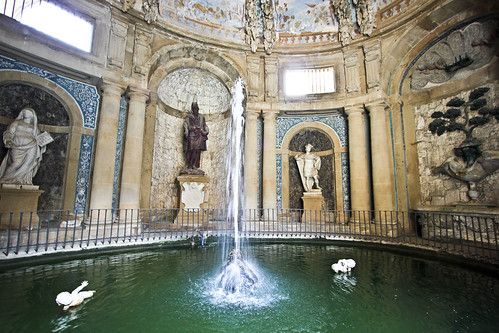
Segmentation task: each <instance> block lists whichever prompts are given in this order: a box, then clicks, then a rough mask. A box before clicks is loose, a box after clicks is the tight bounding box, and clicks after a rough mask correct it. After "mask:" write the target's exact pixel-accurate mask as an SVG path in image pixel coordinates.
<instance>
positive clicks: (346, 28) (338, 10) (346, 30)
mask: <svg viewBox="0 0 499 333" xmlns="http://www.w3.org/2000/svg"><path fill="white" fill-rule="evenodd" d="M331 6H332V8H333V12H334V16H335V17H336V20H337V21H338V26H339V31H338V39H339V41H340V42H341V45H343V46H346V45H348V44H350V43H351V42H352V39H353V38H354V37H355V28H354V22H353V20H352V17H353V15H352V6H351V5H350V1H349V0H331Z"/></svg>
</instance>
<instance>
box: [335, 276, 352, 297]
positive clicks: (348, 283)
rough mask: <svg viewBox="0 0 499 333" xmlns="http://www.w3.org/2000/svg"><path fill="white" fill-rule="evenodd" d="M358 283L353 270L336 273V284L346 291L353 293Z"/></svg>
mask: <svg viewBox="0 0 499 333" xmlns="http://www.w3.org/2000/svg"><path fill="white" fill-rule="evenodd" d="M356 285H357V279H356V278H355V276H354V273H352V272H348V273H339V274H335V275H334V286H335V287H337V288H340V289H341V290H342V291H344V292H346V293H351V292H352V291H353V289H354V287H355V286H356Z"/></svg>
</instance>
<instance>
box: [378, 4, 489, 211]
mask: <svg viewBox="0 0 499 333" xmlns="http://www.w3.org/2000/svg"><path fill="white" fill-rule="evenodd" d="M487 8H490V6H489V5H487V4H481V5H480V6H473V7H472V8H469V6H468V7H466V8H460V7H459V6H452V7H451V6H448V8H447V7H446V8H443V7H441V8H437V9H435V10H434V12H433V13H432V17H433V21H432V22H431V24H428V23H429V22H428V21H427V20H428V19H427V18H423V17H422V18H419V19H418V20H417V21H415V22H414V24H413V25H412V26H410V27H408V28H407V30H406V31H405V33H404V34H403V35H402V36H401V38H400V39H399V40H398V41H397V47H396V48H394V53H393V54H392V55H391V56H390V57H387V59H388V61H387V62H386V70H385V73H386V76H385V78H384V82H385V84H386V86H385V89H386V91H387V92H388V94H389V95H390V96H391V97H390V100H391V104H392V109H393V112H392V115H393V124H394V129H395V133H394V140H396V141H398V143H399V144H395V146H398V148H395V149H398V152H395V154H399V156H402V159H401V161H400V163H398V164H397V166H396V169H397V174H398V175H399V176H398V177H397V178H398V180H397V182H398V183H399V185H398V186H397V190H398V192H399V193H401V194H402V196H401V198H400V201H399V204H401V207H405V208H408V209H409V208H414V207H417V206H418V205H419V204H420V199H421V197H420V195H421V184H420V177H419V174H420V172H419V168H420V166H419V162H418V153H417V149H416V137H415V126H416V123H415V114H414V107H415V106H416V105H418V103H421V101H422V100H436V99H442V98H445V97H447V96H451V95H454V94H456V93H458V92H460V91H462V90H465V89H466V87H469V86H470V84H473V83H477V82H480V81H482V80H483V78H484V77H485V78H487V77H489V74H488V71H487V70H488V69H489V68H490V65H491V64H493V63H494V60H491V62H489V64H488V65H485V66H483V67H482V68H479V69H477V70H476V71H475V73H472V74H470V75H469V76H467V78H466V80H464V79H461V78H459V79H456V80H450V81H447V82H443V83H441V84H439V85H437V86H435V87H432V88H424V89H421V90H419V91H412V90H411V88H410V80H407V78H409V77H411V75H412V73H413V72H414V70H415V68H416V66H415V65H416V64H417V62H418V60H420V59H421V57H423V56H424V55H425V54H426V53H427V52H428V51H431V49H432V47H433V46H435V45H437V44H438V43H439V42H441V41H442V40H444V39H445V38H447V37H448V36H450V35H451V34H452V33H453V32H457V31H459V30H460V29H464V28H466V27H468V26H469V25H471V24H473V23H475V22H484V21H487V20H490V19H493V20H497V19H498V17H497V15H494V14H492V15H483V13H484V12H491V10H487ZM444 10H445V15H444V14H443V11H444ZM448 11H451V12H450V13H449V12H448ZM440 51H441V52H443V51H442V50H440ZM496 59H497V58H496ZM456 77H457V76H456ZM496 77H497V76H496ZM489 80H490V79H489Z"/></svg>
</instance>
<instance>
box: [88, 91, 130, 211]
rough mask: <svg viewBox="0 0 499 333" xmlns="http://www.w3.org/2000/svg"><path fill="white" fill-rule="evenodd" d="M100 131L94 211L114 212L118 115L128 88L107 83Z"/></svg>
mask: <svg viewBox="0 0 499 333" xmlns="http://www.w3.org/2000/svg"><path fill="white" fill-rule="evenodd" d="M101 89H102V104H101V108H100V115H99V124H98V129H97V144H96V147H95V158H94V166H93V176H92V190H91V196H90V209H99V208H105V209H111V208H112V203H113V179H114V157H115V154H116V141H117V133H118V115H119V111H120V99H121V95H122V94H123V92H124V91H125V89H124V87H122V86H120V85H118V84H117V83H114V82H110V81H104V82H103V83H102V85H101Z"/></svg>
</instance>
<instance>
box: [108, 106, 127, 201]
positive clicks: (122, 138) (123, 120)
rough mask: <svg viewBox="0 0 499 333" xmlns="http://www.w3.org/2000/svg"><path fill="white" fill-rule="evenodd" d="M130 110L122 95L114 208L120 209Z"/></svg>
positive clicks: (114, 185) (117, 142) (114, 184)
mask: <svg viewBox="0 0 499 333" xmlns="http://www.w3.org/2000/svg"><path fill="white" fill-rule="evenodd" d="M127 110H128V101H127V99H126V97H125V96H121V100H120V112H119V114H118V138H117V140H116V155H115V158H114V178H113V205H112V207H113V209H118V208H119V207H118V205H119V200H120V180H121V161H122V160H123V145H124V143H125V128H126V127H125V126H126V116H127Z"/></svg>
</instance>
